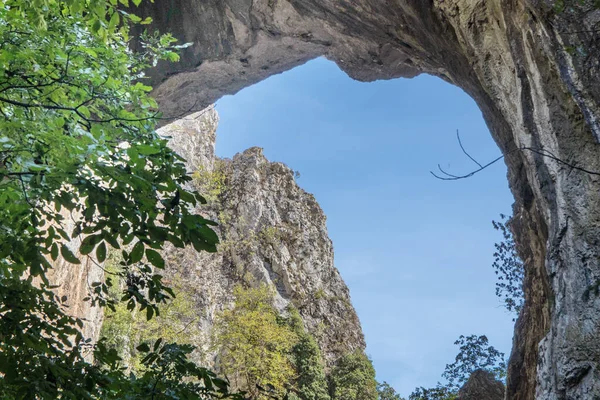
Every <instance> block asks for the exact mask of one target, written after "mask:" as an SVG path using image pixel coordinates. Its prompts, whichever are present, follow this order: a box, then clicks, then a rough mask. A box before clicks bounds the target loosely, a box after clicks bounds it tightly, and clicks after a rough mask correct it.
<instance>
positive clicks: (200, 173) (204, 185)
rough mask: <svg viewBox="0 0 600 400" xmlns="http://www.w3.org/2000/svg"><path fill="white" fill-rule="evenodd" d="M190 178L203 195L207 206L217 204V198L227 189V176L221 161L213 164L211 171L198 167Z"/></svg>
mask: <svg viewBox="0 0 600 400" xmlns="http://www.w3.org/2000/svg"><path fill="white" fill-rule="evenodd" d="M192 178H193V179H194V183H195V184H196V186H197V187H198V189H199V190H201V191H202V193H204V196H205V197H206V200H207V202H208V203H209V204H214V203H217V202H218V200H219V197H220V196H221V195H222V194H223V192H224V191H225V190H226V189H227V174H226V173H225V164H224V162H223V161H217V162H215V164H214V166H213V169H212V170H209V169H207V168H205V167H204V166H200V168H199V169H198V170H197V171H195V172H194V173H193V174H192Z"/></svg>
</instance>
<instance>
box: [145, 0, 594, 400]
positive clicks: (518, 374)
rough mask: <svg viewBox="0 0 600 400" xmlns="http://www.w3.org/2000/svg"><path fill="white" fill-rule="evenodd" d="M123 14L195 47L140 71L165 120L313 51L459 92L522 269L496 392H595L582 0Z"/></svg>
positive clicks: (575, 395) (311, 4)
mask: <svg viewBox="0 0 600 400" xmlns="http://www.w3.org/2000/svg"><path fill="white" fill-rule="evenodd" d="M561 5H566V7H562V6H561ZM137 12H138V13H139V14H141V15H142V16H144V17H145V16H152V17H153V18H154V21H155V24H154V27H155V28H156V29H160V30H163V31H170V32H173V33H174V34H175V35H176V36H177V37H178V38H180V39H181V40H182V41H184V42H193V43H194V44H193V46H191V47H190V48H188V49H186V51H185V53H184V54H183V57H182V63H180V64H177V65H169V64H160V65H159V66H158V67H157V68H156V69H154V70H153V71H151V72H150V73H151V76H152V78H153V82H154V83H155V84H157V85H158V87H157V88H156V90H155V92H154V95H155V96H156V98H157V99H158V101H159V102H160V104H161V107H162V109H163V111H164V112H165V114H167V115H182V114H185V113H187V112H190V111H191V110H194V109H196V110H197V109H201V108H202V107H203V106H205V105H207V104H210V103H212V102H214V101H215V100H216V99H218V98H219V97H220V96H222V95H224V94H231V93H235V92H236V91H238V90H239V89H241V88H243V87H245V86H248V85H250V84H252V83H255V82H257V81H259V80H261V79H264V78H265V77H267V76H269V75H272V74H275V73H278V72H282V71H284V70H287V69H290V68H292V67H294V66H296V65H298V64H300V63H303V62H305V61H307V60H309V59H311V58H314V57H318V56H326V57H328V58H329V59H331V60H334V61H335V62H336V63H337V64H338V65H339V66H340V68H342V69H343V70H344V71H346V72H347V73H348V74H349V75H350V76H352V77H354V78H356V79H360V80H365V81H369V80H375V79H391V78H396V77H411V76H414V75H416V74H419V73H423V72H425V73H430V74H433V75H436V76H439V77H441V78H442V79H445V80H447V81H449V82H451V83H453V84H456V85H457V86H460V87H462V88H463V89H464V90H465V91H466V92H467V93H469V94H470V95H471V96H472V97H473V98H474V99H475V101H476V102H477V103H478V104H479V107H480V108H481V111H482V113H483V115H484V117H485V119H486V121H487V123H488V125H489V128H490V130H491V132H492V135H493V137H494V139H495V140H496V142H497V143H498V145H499V146H500V148H501V149H502V151H503V153H504V155H505V161H506V164H507V166H508V170H509V173H508V178H509V183H510V187H511V189H512V192H513V194H514V196H515V205H514V215H515V220H517V221H518V223H517V224H516V225H515V226H516V227H517V231H516V232H515V238H516V241H517V244H518V247H519V250H520V252H521V256H522V258H523V259H524V260H525V264H526V278H525V280H526V282H525V283H526V285H525V297H526V301H525V307H524V310H523V312H522V314H521V316H520V318H519V321H518V323H517V325H516V332H515V340H514V347H513V352H512V356H511V360H510V365H509V374H508V379H507V398H508V399H511V400H512V399H533V398H538V399H544V400H546V399H547V400H550V399H587V398H598V397H600V344H599V343H600V340H599V332H600V311H599V310H600V296H599V294H600V291H598V290H597V288H598V282H600V246H599V244H600V243H599V239H598V238H600V179H598V171H600V144H599V140H600V125H599V123H598V120H599V119H600V107H599V100H600V90H599V89H600V78H599V77H600V73H599V72H600V61H599V60H600V57H599V56H598V55H599V46H600V40H598V38H599V37H600V36H599V34H598V33H599V32H598V29H599V21H600V13H599V11H598V10H597V9H596V8H595V6H594V1H591V0H584V1H578V0H560V1H558V0H344V1H341V0H203V1H196V0H173V1H169V2H154V3H151V2H144V3H142V7H141V8H140V9H138V10H137ZM291 95H293V94H291ZM365 140H367V138H365Z"/></svg>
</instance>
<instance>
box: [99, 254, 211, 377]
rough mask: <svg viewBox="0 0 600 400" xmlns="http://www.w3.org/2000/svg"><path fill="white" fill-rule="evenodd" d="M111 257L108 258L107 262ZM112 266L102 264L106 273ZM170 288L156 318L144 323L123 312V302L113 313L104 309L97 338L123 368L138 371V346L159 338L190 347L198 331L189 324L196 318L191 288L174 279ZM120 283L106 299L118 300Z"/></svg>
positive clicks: (135, 315)
mask: <svg viewBox="0 0 600 400" xmlns="http://www.w3.org/2000/svg"><path fill="white" fill-rule="evenodd" d="M112 258H113V257H109V260H110V261H113V260H111V259H112ZM114 265H115V263H114V261H113V263H108V262H107V263H106V266H105V268H106V269H107V271H109V272H110V271H111V270H114V268H115V267H114ZM169 283H170V285H171V288H172V289H173V292H174V293H175V297H174V298H173V299H169V300H168V301H167V302H166V304H164V305H163V306H161V308H160V315H159V316H155V317H154V318H152V319H151V320H147V319H146V316H145V315H144V314H143V313H136V312H135V311H133V312H132V311H129V310H127V307H126V305H125V304H124V303H117V304H116V306H115V310H114V311H113V310H106V312H105V313H104V320H103V322H102V330H101V332H100V336H101V337H103V338H104V339H105V344H106V345H107V346H108V347H110V348H114V349H116V350H117V352H118V354H119V356H120V357H121V358H122V359H123V360H124V363H125V365H126V366H127V367H128V368H129V369H131V370H133V371H134V372H141V371H142V370H143V365H142V363H141V360H142V358H143V357H142V354H141V353H139V351H137V346H138V345H140V344H141V343H146V342H154V341H156V340H158V339H159V338H160V339H162V340H164V341H165V342H173V343H178V344H190V345H191V344H193V343H194V342H195V341H196V340H197V339H198V337H200V331H199V329H198V327H197V326H196V325H195V324H193V322H194V320H195V319H196V317H197V312H198V311H197V310H196V309H195V305H194V302H193V299H192V297H191V292H192V289H191V288H190V287H189V286H188V285H186V284H185V282H183V280H182V279H181V278H178V277H177V276H175V277H173V278H172V279H171V280H170V282H169ZM123 285H124V282H123V281H121V282H120V284H119V285H114V286H113V287H112V288H110V289H109V296H111V297H118V296H119V295H120V290H121V287H122V286H123Z"/></svg>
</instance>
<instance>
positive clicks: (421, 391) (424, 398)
mask: <svg viewBox="0 0 600 400" xmlns="http://www.w3.org/2000/svg"><path fill="white" fill-rule="evenodd" d="M457 393H458V392H457V390H456V389H452V388H449V387H447V386H442V385H441V384H440V383H438V385H437V386H436V387H434V388H430V389H425V388H424V387H420V388H417V389H415V391H414V392H412V393H411V395H410V396H409V397H408V399H409V400H455V399H456V398H457V397H456V396H457Z"/></svg>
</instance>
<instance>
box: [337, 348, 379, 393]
mask: <svg viewBox="0 0 600 400" xmlns="http://www.w3.org/2000/svg"><path fill="white" fill-rule="evenodd" d="M329 381H330V393H331V398H332V399H333V400H377V397H378V393H377V381H376V380H375V368H373V363H372V362H371V360H370V359H369V358H368V357H367V356H366V355H365V353H364V352H362V351H361V350H356V351H354V352H352V353H349V354H346V355H345V356H343V357H342V358H341V359H340V360H339V361H338V362H337V364H336V366H335V368H334V369H333V370H332V371H331V375H330V377H329Z"/></svg>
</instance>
